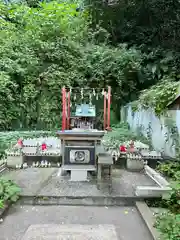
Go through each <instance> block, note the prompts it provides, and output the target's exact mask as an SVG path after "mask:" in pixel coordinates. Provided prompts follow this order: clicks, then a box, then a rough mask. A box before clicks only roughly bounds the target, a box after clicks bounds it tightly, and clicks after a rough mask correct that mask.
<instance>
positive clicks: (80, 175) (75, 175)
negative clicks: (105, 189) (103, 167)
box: [71, 169, 87, 182]
mask: <svg viewBox="0 0 180 240" xmlns="http://www.w3.org/2000/svg"><path fill="white" fill-rule="evenodd" d="M71 181H74V182H83V181H87V170H78V169H77V170H71Z"/></svg>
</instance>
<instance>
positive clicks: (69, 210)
mask: <svg viewBox="0 0 180 240" xmlns="http://www.w3.org/2000/svg"><path fill="white" fill-rule="evenodd" d="M34 224H60V225H61V224H63V225H64V226H65V225H66V224H80V225H81V227H83V225H96V226H97V225H99V224H101V225H102V226H103V225H104V224H108V225H111V226H114V227H115V230H116V232H117V236H118V239H119V240H134V239H135V240H152V237H151V236H150V233H149V232H148V230H147V228H146V226H145V224H144V222H143V220H142V219H141V217H140V216H139V213H138V212H137V210H136V208H128V207H127V208H124V207H83V206H46V207H45V206H36V207H33V206H18V205H15V206H13V207H12V208H11V209H10V210H9V212H8V215H7V216H6V218H5V219H4V221H3V223H1V224H0V240H21V238H22V237H23V235H24V234H25V232H26V231H27V229H28V227H29V226H31V225H34ZM51 226H53V225H51ZM42 227H43V226H42ZM56 227H57V225H56ZM104 227H106V226H104ZM28 239H29V238H28ZM33 239H35V238H33ZM37 239H38V240H39V238H37ZM44 239H47V240H48V239H51V240H55V239H58V238H57V236H56V238H54V237H51V238H44ZM59 239H61V238H59ZM65 239H66V238H64V240H65ZM70 239H71V238H70Z"/></svg>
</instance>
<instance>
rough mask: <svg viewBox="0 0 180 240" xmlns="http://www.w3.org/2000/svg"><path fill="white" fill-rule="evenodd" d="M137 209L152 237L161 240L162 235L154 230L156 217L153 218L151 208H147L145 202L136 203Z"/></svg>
mask: <svg viewBox="0 0 180 240" xmlns="http://www.w3.org/2000/svg"><path fill="white" fill-rule="evenodd" d="M136 207H137V209H138V211H139V213H140V214H141V217H142V218H143V220H144V222H145V224H146V226H147V227H148V229H149V231H150V233H151V235H152V237H153V239H154V240H158V239H160V238H159V237H160V234H159V233H158V231H157V230H156V229H155V228H154V223H155V217H154V216H153V213H152V211H151V210H150V208H149V207H148V206H147V204H146V203H145V202H139V201H138V202H136Z"/></svg>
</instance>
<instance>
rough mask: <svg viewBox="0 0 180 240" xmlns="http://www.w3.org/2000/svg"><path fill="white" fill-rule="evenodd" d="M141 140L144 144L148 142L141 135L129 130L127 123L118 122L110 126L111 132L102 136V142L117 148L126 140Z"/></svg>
mask: <svg viewBox="0 0 180 240" xmlns="http://www.w3.org/2000/svg"><path fill="white" fill-rule="evenodd" d="M131 140H133V141H141V142H143V143H145V144H147V143H148V140H147V139H146V138H145V137H143V136H142V135H139V134H136V133H135V132H133V131H131V130H130V128H129V126H128V124H127V123H119V124H116V125H113V126H112V132H108V134H106V135H105V137H104V144H105V145H106V146H108V147H113V148H118V149H119V146H120V145H121V144H124V142H126V141H131Z"/></svg>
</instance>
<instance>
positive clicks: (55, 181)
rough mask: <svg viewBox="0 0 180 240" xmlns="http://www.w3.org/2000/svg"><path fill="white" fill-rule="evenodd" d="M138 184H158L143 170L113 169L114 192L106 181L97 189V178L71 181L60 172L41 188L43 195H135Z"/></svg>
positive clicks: (40, 193)
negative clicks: (109, 188) (85, 180)
mask: <svg viewBox="0 0 180 240" xmlns="http://www.w3.org/2000/svg"><path fill="white" fill-rule="evenodd" d="M137 186H157V185H156V183H154V182H153V181H152V180H151V179H150V178H149V177H148V176H146V175H145V174H144V173H143V172H142V173H141V172H128V171H126V170H124V169H113V171H112V193H111V194H110V193H109V190H108V187H107V184H106V181H104V184H103V183H102V188H101V189H100V190H99V189H97V183H96V178H94V180H93V179H91V180H90V181H89V182H70V181H69V178H68V177H67V176H61V177H60V176H59V175H58V173H57V174H54V175H53V176H52V178H50V179H49V180H48V182H47V184H46V185H45V186H44V187H43V188H41V191H40V192H39V195H41V196H47V195H48V196H73V197H80V196H135V190H136V187H137Z"/></svg>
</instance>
